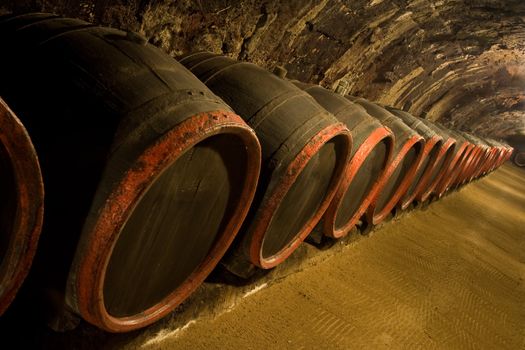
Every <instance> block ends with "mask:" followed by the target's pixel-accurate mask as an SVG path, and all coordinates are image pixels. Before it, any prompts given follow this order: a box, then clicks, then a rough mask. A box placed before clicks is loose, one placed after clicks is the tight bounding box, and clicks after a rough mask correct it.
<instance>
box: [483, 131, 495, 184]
mask: <svg viewBox="0 0 525 350" xmlns="http://www.w3.org/2000/svg"><path fill="white" fill-rule="evenodd" d="M484 141H485V143H486V144H487V145H488V147H489V153H490V157H489V159H488V160H487V162H486V164H485V165H484V167H483V169H482V172H481V175H480V176H484V175H486V174H488V173H489V172H491V171H492V170H493V169H494V168H495V167H496V162H497V159H498V156H499V152H498V147H497V146H496V144H495V143H493V142H492V139H490V138H485V139H484Z"/></svg>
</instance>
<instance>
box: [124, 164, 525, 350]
mask: <svg viewBox="0 0 525 350" xmlns="http://www.w3.org/2000/svg"><path fill="white" fill-rule="evenodd" d="M393 221H394V222H390V223H387V224H385V225H383V226H382V227H380V228H379V229H377V230H375V231H374V232H372V233H371V235H370V236H368V237H365V238H363V239H359V240H357V241H356V242H354V243H351V244H349V245H346V246H345V247H344V248H343V249H341V250H340V251H339V253H338V254H329V253H328V252H323V253H325V254H323V255H324V257H323V259H318V263H316V264H314V265H312V266H308V267H305V268H304V269H302V270H300V271H298V272H297V273H294V274H292V275H290V276H287V277H286V278H282V279H280V280H279V281H278V282H276V283H273V284H271V285H269V286H265V284H262V285H260V286H252V289H251V291H249V292H247V293H245V295H244V297H243V298H242V300H240V301H238V302H237V304H236V305H235V306H233V307H232V308H231V309H228V310H225V311H224V312H223V313H219V314H218V315H215V316H214V317H204V318H200V319H198V320H196V321H190V322H189V323H188V324H187V325H185V326H183V327H181V326H177V327H176V328H170V327H167V328H165V329H161V330H156V331H155V332H151V331H149V332H148V331H147V332H144V333H143V334H141V335H140V336H137V337H135V338H134V339H133V340H131V341H129V339H128V340H126V341H125V342H124V343H123V344H122V343H121V345H125V346H126V347H127V348H141V349H156V348H159V349H206V350H210V349H350V348H370V349H381V348H384V349H408V348H412V349H416V348H417V349H431V348H439V349H525V284H524V279H525V171H524V170H522V169H518V168H516V167H513V166H510V165H506V166H504V167H503V168H501V169H500V170H498V171H496V172H495V173H493V174H491V175H489V176H488V177H486V178H484V179H482V180H480V181H477V182H475V183H472V184H470V185H468V186H466V187H464V188H463V189H461V190H460V191H459V192H457V193H452V194H450V195H449V196H447V197H446V198H444V199H442V200H440V201H439V202H435V203H432V204H431V205H430V206H429V207H428V208H426V209H425V210H414V211H412V212H410V213H407V214H405V215H401V217H399V218H396V219H394V220H393Z"/></svg>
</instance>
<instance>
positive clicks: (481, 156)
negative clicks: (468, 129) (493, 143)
mask: <svg viewBox="0 0 525 350" xmlns="http://www.w3.org/2000/svg"><path fill="white" fill-rule="evenodd" d="M466 134H467V135H468V137H469V138H470V140H471V142H473V143H475V144H476V147H477V148H478V150H479V151H478V156H477V159H476V161H475V163H474V164H472V166H471V168H470V169H469V174H468V175H467V178H466V179H464V181H463V183H467V182H470V181H472V180H474V179H476V178H478V177H479V176H480V175H481V173H482V171H483V168H484V166H485V164H486V163H487V162H488V161H489V158H490V156H491V152H490V146H489V145H488V144H487V143H486V142H485V140H483V139H482V138H479V137H477V136H476V135H472V134H469V133H466Z"/></svg>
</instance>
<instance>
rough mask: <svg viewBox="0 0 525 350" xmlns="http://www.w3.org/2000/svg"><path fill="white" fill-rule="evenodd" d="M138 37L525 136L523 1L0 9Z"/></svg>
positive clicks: (147, 2) (136, 3)
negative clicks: (341, 83)
mask: <svg viewBox="0 0 525 350" xmlns="http://www.w3.org/2000/svg"><path fill="white" fill-rule="evenodd" d="M25 11H46V12H55V13H58V14H63V15H67V16H73V17H80V18H83V19H86V20H89V21H93V22H95V23H100V24H104V25H110V26H115V27H120V28H124V29H129V30H134V31H139V32H141V33H142V34H144V35H145V36H146V37H147V38H148V39H149V40H150V42H151V43H153V44H155V45H157V46H159V47H161V48H163V49H164V50H166V51H167V52H169V53H170V54H171V55H173V56H179V55H182V54H185V53H189V52H191V51H195V50H211V51H214V52H217V53H224V54H226V55H228V56H231V57H234V58H238V59H241V60H247V61H251V62H254V63H257V64H260V65H262V66H265V67H272V66H274V65H276V64H278V65H283V66H284V67H286V68H287V69H288V71H289V73H288V76H289V77H290V78H294V79H299V80H302V81H306V82H313V83H320V84H322V85H324V86H326V87H331V86H333V84H335V83H337V81H338V80H339V79H341V78H345V79H347V80H348V81H349V82H350V90H349V91H350V93H351V94H354V95H358V96H362V97H366V98H368V99H371V100H377V101H380V102H383V103H386V104H390V105H393V106H396V107H400V108H403V109H405V110H407V111H409V112H411V113H413V114H415V115H418V116H424V117H426V118H429V119H432V120H439V121H440V122H442V123H443V124H445V125H447V126H451V127H455V128H458V129H461V130H465V131H473V132H475V133H477V134H480V135H484V136H493V137H505V136H506V135H509V134H513V133H515V132H516V130H517V129H519V128H522V127H524V126H525V112H524V107H525V2H524V1H523V0H461V1H460V0H441V1H429V0H390V1H384V0H354V1H348V0H317V1H315V0H292V1H278V0H267V1H255V0H244V1H239V0H235V1H234V0H206V1H204V0H181V1H168V0H129V1H124V0H0V13H9V12H25Z"/></svg>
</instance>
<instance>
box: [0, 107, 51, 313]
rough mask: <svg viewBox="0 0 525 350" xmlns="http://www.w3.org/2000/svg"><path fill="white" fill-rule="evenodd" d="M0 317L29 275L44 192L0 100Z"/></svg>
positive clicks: (29, 148) (19, 131)
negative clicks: (0, 198)
mask: <svg viewBox="0 0 525 350" xmlns="http://www.w3.org/2000/svg"><path fill="white" fill-rule="evenodd" d="M0 196H1V197H2V201H1V202H0V315H2V314H3V313H4V311H5V310H6V309H7V307H8V306H9V305H10V304H11V302H12V301H13V299H14V297H15V295H16V293H17V291H18V289H19V288H20V286H21V284H22V282H23V281H24V279H25V278H26V276H27V273H28V272H29V268H30V267H31V263H32V261H33V257H34V255H35V251H36V247H37V244H38V238H39V236H40V231H41V228H42V215H43V210H44V188H43V183H42V175H41V172H40V165H39V163H38V157H37V155H36V151H35V149H34V147H33V143H32V141H31V139H30V137H29V135H28V133H27V131H26V129H25V127H24V126H23V125H22V123H21V122H20V120H19V119H18V118H17V117H16V115H15V113H14V112H13V111H12V110H11V109H10V108H9V107H8V106H7V104H6V103H5V102H4V101H3V100H2V99H1V98H0Z"/></svg>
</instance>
